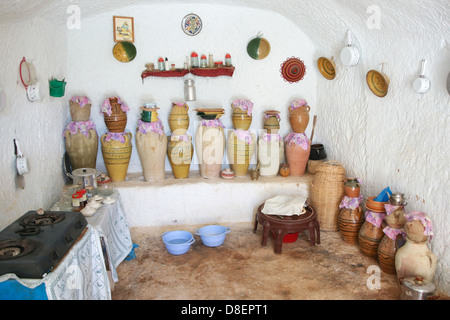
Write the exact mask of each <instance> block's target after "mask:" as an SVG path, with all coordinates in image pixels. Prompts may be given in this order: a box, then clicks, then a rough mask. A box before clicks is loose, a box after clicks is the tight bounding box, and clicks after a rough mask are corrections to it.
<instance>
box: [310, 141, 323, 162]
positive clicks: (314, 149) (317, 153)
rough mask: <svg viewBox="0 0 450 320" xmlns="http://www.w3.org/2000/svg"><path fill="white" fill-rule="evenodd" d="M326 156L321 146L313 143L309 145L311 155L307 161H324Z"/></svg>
mask: <svg viewBox="0 0 450 320" xmlns="http://www.w3.org/2000/svg"><path fill="white" fill-rule="evenodd" d="M326 158H327V154H326V152H325V147H324V146H323V144H320V143H315V144H312V145H311V153H310V155H309V160H325V159H326Z"/></svg>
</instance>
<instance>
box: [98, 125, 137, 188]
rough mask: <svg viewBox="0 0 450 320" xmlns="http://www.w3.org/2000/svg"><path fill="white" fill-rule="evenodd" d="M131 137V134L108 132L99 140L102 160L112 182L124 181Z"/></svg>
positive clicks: (128, 160)
mask: <svg viewBox="0 0 450 320" xmlns="http://www.w3.org/2000/svg"><path fill="white" fill-rule="evenodd" d="M132 136H133V135H132V134H131V132H121V133H117V132H109V133H107V134H104V135H103V136H102V137H101V138H100V141H101V143H102V155H103V160H104V162H105V166H106V170H107V171H108V176H110V177H111V180H112V181H113V182H119V181H124V180H125V178H126V176H127V170H128V165H129V163H130V158H131V149H132V145H131V138H132Z"/></svg>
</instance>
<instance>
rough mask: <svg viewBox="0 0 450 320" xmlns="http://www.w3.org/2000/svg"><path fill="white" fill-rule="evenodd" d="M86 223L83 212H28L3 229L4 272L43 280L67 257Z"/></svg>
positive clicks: (0, 262)
mask: <svg viewBox="0 0 450 320" xmlns="http://www.w3.org/2000/svg"><path fill="white" fill-rule="evenodd" d="M86 226H87V221H86V218H85V217H84V216H83V215H82V214H81V212H72V211H70V212H44V214H41V215H40V214H38V213H37V211H29V212H27V213H26V214H24V215H23V216H22V217H20V218H19V219H17V220H16V221H14V222H13V223H12V224H10V225H9V226H8V227H6V228H5V229H3V230H1V232H0V275H3V274H6V273H13V274H15V275H16V276H17V277H19V278H25V279H41V278H42V277H43V276H44V275H45V274H47V273H48V272H51V271H52V270H53V268H54V267H55V266H56V265H57V264H58V263H59V262H60V261H61V260H62V259H63V258H64V256H65V255H66V253H67V252H68V251H69V250H70V248H71V247H72V245H73V244H74V243H75V242H76V241H77V239H78V238H79V236H80V235H81V234H82V232H83V230H84V229H85V228H86Z"/></svg>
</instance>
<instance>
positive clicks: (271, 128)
mask: <svg viewBox="0 0 450 320" xmlns="http://www.w3.org/2000/svg"><path fill="white" fill-rule="evenodd" d="M280 121H281V117H280V111H277V110H267V111H264V118H263V122H264V126H263V127H264V129H265V130H266V131H267V133H269V134H270V133H277V132H278V130H280Z"/></svg>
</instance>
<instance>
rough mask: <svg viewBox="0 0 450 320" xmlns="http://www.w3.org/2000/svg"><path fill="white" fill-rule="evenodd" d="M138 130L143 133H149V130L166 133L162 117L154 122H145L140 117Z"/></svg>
mask: <svg viewBox="0 0 450 320" xmlns="http://www.w3.org/2000/svg"><path fill="white" fill-rule="evenodd" d="M138 132H140V133H142V134H147V133H149V132H154V133H157V134H159V135H163V134H164V126H163V124H162V121H161V119H158V120H157V121H154V122H145V121H142V120H140V119H139V121H138Z"/></svg>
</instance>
